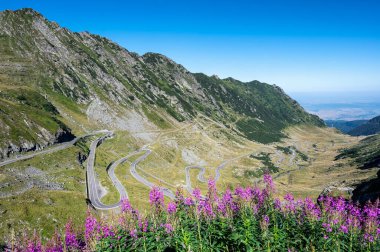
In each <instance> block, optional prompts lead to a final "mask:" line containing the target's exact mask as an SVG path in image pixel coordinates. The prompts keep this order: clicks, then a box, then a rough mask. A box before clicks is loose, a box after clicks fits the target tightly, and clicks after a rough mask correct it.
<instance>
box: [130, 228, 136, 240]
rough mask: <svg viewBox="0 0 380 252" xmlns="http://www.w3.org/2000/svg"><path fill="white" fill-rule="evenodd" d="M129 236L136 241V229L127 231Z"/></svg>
mask: <svg viewBox="0 0 380 252" xmlns="http://www.w3.org/2000/svg"><path fill="white" fill-rule="evenodd" d="M129 235H130V236H131V237H132V238H134V239H137V230H136V229H131V231H129Z"/></svg>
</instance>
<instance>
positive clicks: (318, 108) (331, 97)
mask: <svg viewBox="0 0 380 252" xmlns="http://www.w3.org/2000/svg"><path fill="white" fill-rule="evenodd" d="M290 96H292V98H294V99H296V100H297V101H298V102H299V103H300V104H301V105H302V106H303V107H304V108H305V109H306V110H307V111H309V112H311V113H313V114H316V115H318V116H319V117H321V118H322V119H324V120H345V121H351V120H360V119H371V118H373V117H375V116H378V115H380V99H379V97H380V92H344V91H342V92H291V93H290Z"/></svg>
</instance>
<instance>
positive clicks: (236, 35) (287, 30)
mask: <svg viewBox="0 0 380 252" xmlns="http://www.w3.org/2000/svg"><path fill="white" fill-rule="evenodd" d="M102 3H103V2H100V1H91V2H89V1H80V2H78V1H75V2H74V1H72V0H69V1H65V2H64V3H60V2H49V3H46V2H45V3H43V2H30V1H26V0H19V1H14V0H12V1H11V0H3V1H2V2H1V3H0V10H5V9H12V10H15V9H20V8H25V7H30V8H33V9H35V10H36V11H38V12H41V13H42V14H43V15H44V16H45V17H46V18H47V19H49V20H52V21H56V22H58V23H59V24H60V25H61V26H64V27H67V28H69V29H71V30H73V31H89V32H91V33H95V34H99V35H102V36H106V37H108V38H109V39H111V40H113V41H115V42H117V43H119V44H120V45H122V46H123V47H125V48H126V49H128V50H130V51H134V52H137V53H139V54H143V53H146V52H157V53H161V54H164V55H166V56H168V57H169V58H171V59H173V60H174V61H176V62H177V63H179V64H182V65H183V66H185V67H186V68H187V69H189V71H191V72H203V73H206V74H208V75H212V74H216V75H218V76H220V77H221V78H225V77H233V78H236V79H239V80H242V81H251V80H259V81H262V82H266V83H270V84H277V85H279V86H280V87H282V88H283V89H284V90H285V91H286V92H289V93H292V92H338V91H341V90H344V91H345V92H357V91H368V92H374V93H380V71H379V69H380V28H379V27H380V26H379V25H380V16H379V15H378V12H379V11H380V3H379V2H376V1H366V2H365V3H363V2H358V1H341V0H333V1H329V2H328V3H326V2H323V3H322V2H320V1H307V3H306V2H305V1H300V0H292V1H286V3H284V2H283V1H274V0H271V1H266V2H265V3H258V2H257V1H235V2H234V3H233V4H232V3H231V2H228V1H218V3H217V4H216V3H213V2H202V1H193V2H192V3H191V4H186V3H183V2H175V1H160V0H158V1H147V0H143V1H139V2H138V3H137V2H129V1H125V2H123V3H118V2H117V1H114V0H111V1H108V2H107V5H104V4H102Z"/></svg>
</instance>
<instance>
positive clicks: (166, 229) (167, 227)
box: [164, 223, 174, 234]
mask: <svg viewBox="0 0 380 252" xmlns="http://www.w3.org/2000/svg"><path fill="white" fill-rule="evenodd" d="M164 227H165V231H166V233H168V234H170V233H171V232H173V230H174V229H173V226H172V224H170V223H166V224H165V225H164Z"/></svg>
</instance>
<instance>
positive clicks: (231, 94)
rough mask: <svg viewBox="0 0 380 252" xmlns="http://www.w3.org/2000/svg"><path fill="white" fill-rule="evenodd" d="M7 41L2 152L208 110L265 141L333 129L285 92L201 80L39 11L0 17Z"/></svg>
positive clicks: (0, 67)
mask: <svg viewBox="0 0 380 252" xmlns="http://www.w3.org/2000/svg"><path fill="white" fill-rule="evenodd" d="M0 45H1V46H0V91H1V92H0V103H1V109H2V110H0V112H1V113H3V115H4V116H2V117H0V136H1V139H3V140H2V141H1V142H0V146H1V147H0V148H2V150H5V149H9V146H14V147H11V149H12V150H13V151H17V150H19V149H17V148H18V147H21V146H22V145H23V144H24V145H25V144H26V145H27V146H28V147H27V148H26V149H33V148H34V147H32V146H38V148H39V147H41V146H46V145H47V144H49V143H52V142H54V141H57V139H58V138H57V134H58V132H69V130H68V128H69V127H71V128H72V127H78V128H80V129H81V130H88V129H90V128H104V127H106V128H110V129H121V130H129V131H143V130H147V129H156V128H162V127H166V126H167V125H176V124H178V123H179V122H181V121H185V120H193V119H194V118H195V117H196V116H198V115H200V114H202V115H204V116H207V117H210V118H211V119H213V120H215V121H217V122H220V123H223V124H224V125H226V126H228V127H231V128H233V129H234V130H235V131H236V133H237V134H241V135H244V136H245V137H247V138H249V139H251V140H257V141H261V142H270V141H276V140H278V139H279V138H280V137H282V136H283V135H282V133H281V130H282V129H283V128H284V127H286V126H289V125H294V124H298V123H309V124H315V125H321V126H322V125H323V123H322V121H320V120H319V118H317V117H315V116H312V115H310V114H308V113H306V112H305V111H304V110H303V109H302V108H301V107H300V106H299V105H298V104H297V103H296V102H295V101H294V100H292V99H291V98H290V97H288V96H287V95H286V94H285V93H284V92H283V91H282V90H281V89H280V88H278V87H277V86H273V85H268V84H265V83H260V82H258V81H254V82H249V83H242V82H239V81H237V80H234V79H231V78H228V79H223V80H222V79H219V78H217V77H215V76H213V77H209V76H206V75H203V74H193V73H190V72H189V71H187V70H186V69H185V68H184V67H183V66H181V65H179V64H177V63H175V62H174V61H172V60H170V59H169V58H167V57H165V56H163V55H160V54H155V53H147V54H145V55H142V56H140V55H138V54H136V53H133V52H129V51H128V50H126V49H124V48H122V47H120V46H119V45H117V44H116V43H114V42H112V41H110V40H108V39H106V38H104V37H100V36H97V35H93V34H90V33H87V32H80V33H76V32H71V31H70V30H68V29H66V28H62V27H60V26H59V25H58V24H57V23H55V22H51V21H48V20H46V19H45V18H44V17H43V16H42V15H41V14H39V13H37V12H35V11H34V10H32V9H22V10H18V11H4V12H1V13H0ZM20 94H23V95H24V97H20V96H19V95H20ZM3 107H5V108H6V109H8V111H3ZM29 111H33V112H34V113H29ZM38 111H40V112H41V113H38ZM9 117H10V118H12V120H9V119H8V118H9ZM31 125H32V126H31ZM20 130H21V131H20ZM76 130H77V129H76ZM5 152H6V151H5ZM5 152H3V153H4V154H3V156H4V155H6V154H5Z"/></svg>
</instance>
